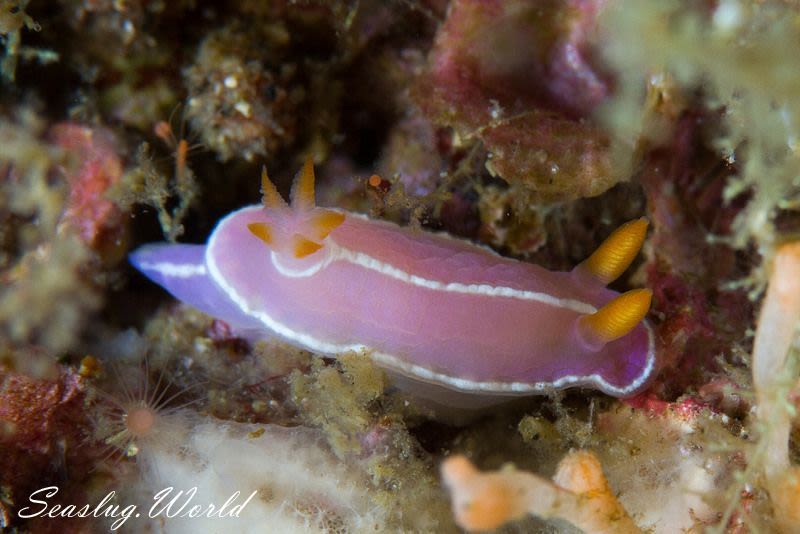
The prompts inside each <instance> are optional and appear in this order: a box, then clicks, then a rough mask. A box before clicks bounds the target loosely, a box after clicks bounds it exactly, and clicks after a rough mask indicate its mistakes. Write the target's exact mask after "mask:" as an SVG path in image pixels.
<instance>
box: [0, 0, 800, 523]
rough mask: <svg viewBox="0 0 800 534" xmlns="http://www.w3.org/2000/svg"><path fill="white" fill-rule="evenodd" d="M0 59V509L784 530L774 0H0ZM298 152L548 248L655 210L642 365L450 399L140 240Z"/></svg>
mask: <svg viewBox="0 0 800 534" xmlns="http://www.w3.org/2000/svg"><path fill="white" fill-rule="evenodd" d="M0 53H1V57H0V74H2V76H0V462H1V463H0V529H9V530H10V531H12V532H32V533H38V532H51V531H53V532H55V531H58V532H105V531H109V530H112V529H114V530H117V529H121V530H124V531H129V532H146V531H152V532H161V531H163V532H184V531H185V532H212V531H215V529H219V528H221V527H220V525H221V524H222V523H220V521H223V520H222V519H219V518H217V517H214V518H209V517H191V514H189V512H188V511H189V508H186V509H184V510H183V511H182V512H180V513H176V514H172V515H174V516H175V517H170V513H168V512H167V511H165V510H164V509H159V510H160V511H159V510H156V513H154V514H153V515H155V517H148V515H150V514H148V513H147V512H148V510H150V506H152V505H153V502H154V496H156V495H158V494H159V492H160V491H162V490H165V488H169V487H173V488H175V490H174V491H175V492H177V491H179V490H184V492H188V491H189V490H190V489H191V488H192V487H197V492H198V493H197V497H196V499H195V501H196V502H197V503H200V502H203V503H216V505H217V506H221V505H222V504H223V503H224V502H225V501H226V499H228V498H229V497H230V496H231V495H233V494H234V492H236V491H238V492H240V494H241V495H240V496H239V497H238V500H234V501H233V502H231V503H229V509H230V508H232V507H234V506H235V505H243V503H246V506H242V508H241V510H240V511H241V514H240V517H238V518H227V519H225V521H229V522H230V523H231V524H230V525H227V526H225V528H226V529H228V528H231V529H236V530H240V531H243V532H263V531H275V532H292V531H298V532H306V531H310V532H315V531H318V532H337V533H344V532H366V531H370V532H380V531H418V532H457V531H459V529H468V530H484V529H498V530H499V531H501V532H576V531H578V530H580V529H582V530H584V531H586V532H609V533H611V532H638V531H641V532H659V533H662V532H663V533H673V532H706V531H707V532H719V533H722V532H735V533H744V532H800V516H798V513H799V512H798V510H800V468H798V466H797V462H798V461H800V458H798V456H799V455H800V451H798V448H797V443H798V442H797V439H798V436H800V434H798V426H797V425H795V419H796V413H797V409H798V399H799V398H800V389H798V372H800V371H799V369H800V368H799V367H798V362H799V361H800V360H799V359H798V355H799V354H800V349H798V337H797V334H796V326H797V322H798V320H800V283H799V282H798V280H800V252H798V250H800V248H799V247H800V245H798V244H797V240H798V238H800V213H798V208H799V207H800V153H798V149H799V147H800V144H798V143H799V141H798V139H800V107H798V104H797V98H796V95H798V94H800V74H798V73H800V64H798V62H799V61H800V6H798V4H797V3H796V2H793V1H790V0H772V1H767V0H716V1H702V2H701V1H690V0H683V1H679V0H507V1H502V0H450V1H449V2H448V1H447V0H391V1H383V0H341V1H339V0H335V1H325V0H294V1H288V0H276V1H270V2H259V1H252V0H236V1H234V2H217V3H215V2H207V1H203V0H179V1H174V2H162V1H143V0H127V1H111V0H92V1H83V0H56V1H51V2H43V1H40V0H0ZM308 156H310V157H311V158H313V160H314V161H315V162H316V163H317V176H318V181H319V183H318V192H317V199H318V201H319V203H320V204H321V205H326V206H338V207H342V208H345V209H349V210H353V211H359V212H362V213H366V214H369V215H370V216H372V217H376V218H383V219H386V220H391V221H393V222H396V223H400V224H403V225H410V226H413V227H415V228H419V229H420V231H447V232H449V233H451V234H453V235H457V236H460V237H464V238H468V239H471V240H473V241H475V242H478V243H481V244H484V245H486V246H490V247H492V248H493V249H495V250H496V251H497V252H499V253H501V254H503V255H506V256H510V257H514V258H518V259H521V260H524V261H530V262H536V263H539V264H541V265H544V266H546V267H548V268H550V269H555V270H569V269H571V268H572V267H573V266H575V265H576V264H578V263H579V262H580V261H581V260H583V259H584V258H586V257H587V256H588V254H589V253H590V252H591V251H592V250H594V248H595V247H596V246H597V245H598V244H599V243H600V242H601V241H602V239H603V238H605V237H606V236H608V235H609V233H610V232H611V231H612V230H613V229H614V228H616V227H617V226H619V225H620V224H621V223H623V222H625V221H628V220H631V219H633V218H636V217H640V216H646V217H647V218H648V219H649V221H650V230H649V233H648V236H647V239H646V242H645V248H644V254H642V255H641V257H640V258H639V259H638V260H637V262H636V263H635V264H634V266H633V267H632V268H631V269H629V271H628V272H627V274H626V275H625V276H623V277H622V278H621V279H620V280H618V281H617V282H615V283H614V285H613V288H614V289H616V290H620V291H622V290H626V289H630V288H635V287H647V288H650V289H651V290H652V291H653V304H652V308H651V311H650V313H649V315H648V320H649V321H650V322H651V324H652V325H653V326H654V328H655V332H656V351H657V359H658V360H657V361H658V363H657V366H658V368H657V371H656V373H655V377H654V378H653V379H652V381H651V382H650V384H649V386H648V388H647V389H646V390H645V391H644V392H643V393H641V394H639V395H637V396H635V397H633V398H627V399H615V398H611V397H609V396H606V395H603V394H600V393H597V392H593V391H591V390H588V389H571V390H566V391H559V392H555V391H554V392H552V393H550V394H548V395H542V396H534V397H528V398H519V399H515V400H514V401H513V402H509V403H507V404H504V405H498V406H494V407H492V408H491V409H487V410H483V411H479V412H472V413H467V414H465V413H463V412H462V413H459V414H457V415H458V416H457V417H454V415H453V414H452V413H444V412H443V411H442V410H441V409H438V410H434V409H432V407H431V406H430V405H428V404H426V403H425V402H420V400H419V399H418V398H416V397H415V396H414V394H413V393H412V392H410V391H407V390H404V389H401V388H397V387H396V386H395V384H394V383H393V382H392V381H391V380H389V378H388V377H387V376H386V375H385V374H384V372H383V371H382V370H381V369H380V368H379V367H377V366H375V365H374V364H373V363H372V362H371V360H370V358H369V354H354V353H348V354H342V355H340V357H338V358H336V359H333V358H329V357H322V356H321V355H317V354H312V353H309V352H307V351H303V350H300V349H298V348H297V347H293V346H291V345H289V344H286V343H283V342H281V341H280V340H276V339H270V340H264V341H258V342H254V341H252V340H245V339H241V338H239V337H237V336H236V335H235V333H234V332H233V331H232V330H231V328H230V326H229V325H227V324H226V323H224V322H222V321H219V320H216V319H215V318H213V317H208V316H206V315H204V314H202V313H200V312H198V311H196V310H194V309H192V308H190V307H187V306H185V305H182V304H180V303H178V302H176V301H175V300H174V299H173V298H171V297H170V296H169V295H167V294H166V293H165V292H163V291H162V290H161V289H160V288H158V287H157V286H156V285H155V284H152V283H150V282H149V281H147V280H146V279H144V278H143V277H142V276H141V275H140V274H138V273H137V272H136V271H135V270H134V269H132V268H131V267H130V265H129V264H128V263H127V255H128V253H129V252H130V251H132V250H133V249H134V248H136V247H137V246H139V245H141V244H144V243H147V242H152V241H160V240H170V241H179V242H185V243H200V242H203V241H204V240H205V239H206V238H207V236H208V235H209V233H210V231H211V229H212V228H213V227H214V225H215V223H216V221H217V220H218V219H219V218H220V217H221V216H223V215H225V214H226V213H228V212H230V211H232V210H234V209H237V208H239V207H241V206H244V205H247V204H252V203H255V202H257V201H258V199H259V174H260V168H261V167H262V166H266V167H268V169H269V173H270V176H271V177H272V179H273V180H274V181H275V182H276V183H277V185H278V188H279V189H280V190H281V191H282V192H286V191H287V190H288V188H289V183H290V180H291V177H292V173H293V172H294V171H295V170H296V169H297V168H299V166H300V163H301V162H302V161H303V160H304V159H305V158H306V157H308ZM420 335H424V334H422V333H421V334H420ZM439 408H441V407H439ZM43 488H57V491H56V492H54V493H52V495H50V497H48V507H47V510H46V511H45V510H44V509H40V508H41V505H40V504H38V503H34V502H33V501H32V500H31V495H32V493H34V492H36V491H39V490H42V489H43ZM111 492H113V494H112V493H111ZM44 494H45V492H42V493H38V494H37V495H39V496H40V497H39V498H43V497H41V496H42V495H44ZM109 495H111V496H109ZM173 495H174V494H173ZM186 495H188V494H187V493H184V495H183V496H182V497H181V498H182V499H186V498H187V497H186ZM248 497H249V500H247V499H248ZM178 500H180V498H179V499H178ZM57 507H60V508H57ZM132 507H135V508H132ZM137 510H138V511H139V513H140V516H139V517H136V515H135V512H136V511H137ZM184 512H186V513H185V514H184ZM197 515H199V516H202V515H203V513H201V512H197ZM205 515H208V514H205ZM212 515H213V514H212ZM217 515H218V514H217Z"/></svg>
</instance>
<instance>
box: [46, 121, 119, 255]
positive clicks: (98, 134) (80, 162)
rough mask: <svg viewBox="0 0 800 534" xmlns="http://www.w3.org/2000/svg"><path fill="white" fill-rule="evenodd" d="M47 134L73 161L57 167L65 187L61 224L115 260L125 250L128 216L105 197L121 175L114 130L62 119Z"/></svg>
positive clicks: (90, 245) (100, 253) (99, 252)
mask: <svg viewBox="0 0 800 534" xmlns="http://www.w3.org/2000/svg"><path fill="white" fill-rule="evenodd" d="M50 136H51V137H52V139H53V142H54V143H55V145H56V146H58V147H59V148H61V149H62V150H64V151H66V152H67V154H68V158H69V159H71V160H72V161H75V162H77V166H76V168H75V169H74V170H67V169H66V168H63V167H62V168H61V169H60V170H61V172H62V173H64V174H65V175H66V177H65V180H66V182H67V185H68V187H69V195H68V197H67V201H66V206H65V208H64V213H63V215H62V219H61V224H62V225H65V226H68V227H71V228H73V229H74V230H75V231H76V232H77V234H78V236H79V237H80V238H81V240H83V242H84V243H85V244H86V245H87V246H88V247H90V248H91V249H93V250H94V251H96V252H97V253H98V254H99V255H100V257H101V258H102V259H103V260H104V261H105V262H107V263H110V264H113V263H116V262H117V261H119V260H121V259H122V257H123V255H124V254H125V250H126V245H127V234H128V217H127V213H125V212H124V211H123V210H122V209H121V208H120V206H119V205H118V204H116V203H115V202H114V201H112V200H111V199H110V198H109V197H108V194H109V191H110V190H111V189H112V188H114V187H115V186H116V185H117V184H118V183H119V181H120V179H121V178H122V161H121V160H120V158H119V156H118V155H117V154H118V151H119V149H118V148H117V142H116V139H115V138H114V134H112V133H111V131H109V130H107V129H104V128H89V127H87V126H82V125H80V124H74V123H62V124H56V125H55V126H53V128H52V130H51V133H50Z"/></svg>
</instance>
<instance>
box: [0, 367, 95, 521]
mask: <svg viewBox="0 0 800 534" xmlns="http://www.w3.org/2000/svg"><path fill="white" fill-rule="evenodd" d="M84 397H85V384H84V379H83V378H82V377H80V376H79V375H78V374H76V373H74V372H72V371H64V372H61V373H60V374H59V376H58V377H56V378H55V379H34V378H30V377H28V376H25V375H22V374H19V373H15V372H12V371H8V370H5V369H3V368H0V457H2V458H3V462H4V465H5V466H6V468H4V469H2V470H0V485H2V487H3V494H2V498H0V526H11V525H17V524H18V522H17V521H16V520H13V519H11V517H12V516H14V515H15V514H14V513H13V512H16V510H17V508H18V507H19V506H21V505H23V504H24V503H28V496H29V495H30V494H31V492H32V491H35V490H38V489H40V488H41V487H43V486H46V485H47V483H54V484H59V483H61V481H63V480H65V479H66V480H68V481H69V482H68V486H69V487H67V488H62V489H66V490H67V492H69V493H71V494H72V496H73V497H76V496H77V497H78V498H80V493H81V492H80V489H79V488H80V483H81V482H82V481H83V480H84V479H85V476H86V473H87V470H88V468H89V466H91V454H92V453H91V449H88V448H87V447H85V440H86V435H87V433H88V420H87V418H86V412H85V409H84ZM9 466H13V467H11V468H8V467H9ZM60 498H68V497H65V496H64V491H62V494H61V495H60V496H59V499H60Z"/></svg>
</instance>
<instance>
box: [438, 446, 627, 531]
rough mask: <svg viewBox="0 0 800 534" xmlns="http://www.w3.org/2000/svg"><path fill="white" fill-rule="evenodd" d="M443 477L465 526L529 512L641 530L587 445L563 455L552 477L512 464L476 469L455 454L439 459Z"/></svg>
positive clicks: (595, 527) (489, 524)
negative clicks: (489, 468)
mask: <svg viewBox="0 0 800 534" xmlns="http://www.w3.org/2000/svg"><path fill="white" fill-rule="evenodd" d="M442 477H443V479H444V483H445V485H446V486H447V487H448V488H449V490H450V492H451V496H452V502H453V513H454V514H455V519H456V523H458V525H459V526H460V527H462V528H464V529H466V530H489V529H494V528H497V527H500V526H501V525H503V524H505V523H507V522H509V521H513V520H515V519H520V518H522V517H524V516H525V515H527V514H533V515H536V516H538V517H541V518H543V519H550V518H561V519H565V520H567V521H569V522H570V523H572V524H574V525H575V526H577V527H579V528H581V529H583V530H584V531H585V532H588V533H597V534H601V533H603V534H604V533H608V534H611V533H615V534H628V533H630V534H634V533H640V532H641V530H639V528H638V527H637V526H636V524H635V523H634V522H633V520H632V519H631V518H630V516H629V515H628V514H627V512H626V511H625V509H624V508H623V507H622V505H621V504H620V502H619V501H618V500H617V498H616V497H615V496H614V494H613V493H612V491H611V488H610V487H609V485H608V481H607V480H606V477H605V475H603V470H602V468H601V467H600V461H599V460H598V459H597V456H595V455H594V454H593V453H591V452H589V451H574V452H571V453H569V454H568V455H567V456H566V457H564V459H563V460H561V463H560V464H559V466H558V470H557V471H556V474H555V477H553V481H554V482H550V481H549V480H546V479H544V478H542V477H539V476H537V475H534V474H532V473H527V472H524V471H517V470H515V469H513V468H506V469H502V470H500V471H494V472H488V473H481V472H480V471H478V469H477V468H476V467H475V466H474V465H473V464H472V463H471V462H470V461H469V460H468V459H467V458H466V457H464V456H460V455H458V456H452V457H450V458H448V459H447V460H445V461H444V463H443V464H442Z"/></svg>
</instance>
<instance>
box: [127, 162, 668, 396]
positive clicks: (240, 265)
mask: <svg viewBox="0 0 800 534" xmlns="http://www.w3.org/2000/svg"><path fill="white" fill-rule="evenodd" d="M309 175H310V176H309ZM309 182H310V184H309ZM263 184H264V185H263V189H264V205H262V206H251V207H246V208H243V209H241V210H239V211H236V212H234V213H232V214H230V215H228V216H227V217H225V218H224V219H222V220H221V221H220V222H219V224H218V225H217V227H216V229H215V230H214V232H213V233H212V235H211V237H210V238H209V240H208V243H207V244H206V245H169V244H155V245H146V246H144V247H142V248H140V249H139V250H137V251H136V252H134V254H133V255H132V257H131V261H132V263H133V264H134V265H135V266H136V267H137V268H138V269H139V270H140V271H141V272H143V273H144V274H145V275H147V276H148V277H149V278H151V279H152V280H154V281H155V282H157V283H158V284H160V285H162V286H163V287H164V288H166V289H167V290H168V291H170V292H171V293H172V294H173V295H175V296H176V297H177V298H179V299H181V300H183V301H185V302H187V303H189V304H191V305H193V306H195V307H197V308H199V309H200V310H202V311H204V312H206V313H208V314H210V315H213V316H215V317H218V318H220V319H222V320H224V321H226V322H228V323H229V324H230V325H231V326H232V327H234V328H235V329H237V330H238V331H239V332H241V333H242V334H243V335H247V336H248V337H251V338H253V337H255V338H258V337H267V336H271V335H275V336H278V337H280V338H283V339H284V340H286V341H289V342H290V343H293V344H296V345H299V346H302V347H304V348H307V349H309V350H311V351H314V352H318V353H323V354H328V355H336V354H341V353H343V352H347V351H366V352H367V353H368V354H369V355H370V356H371V357H372V358H373V359H374V360H375V361H376V362H377V363H378V364H379V365H381V366H383V367H385V368H387V369H389V370H391V371H393V372H395V373H398V374H400V375H402V376H404V377H407V378H410V379H412V380H413V381H418V382H424V383H428V384H433V385H435V386H439V387H444V388H447V389H451V390H459V391H461V392H465V393H483V394H489V395H495V396H497V395H525V394H535V393H541V392H546V391H549V390H552V389H556V388H564V387H569V386H590V387H593V388H597V389H600V390H602V391H604V392H606V393H608V394H610V395H614V396H631V395H633V394H635V393H637V392H639V391H641V390H642V389H643V388H644V387H645V386H646V383H647V381H648V378H649V377H650V376H651V374H652V372H653V370H654V367H655V365H654V361H655V354H654V341H653V333H652V330H651V328H650V326H649V325H648V324H647V322H646V321H644V320H643V317H644V315H645V314H646V312H647V309H648V308H649V304H650V293H649V291H647V290H634V291H632V292H629V293H626V294H624V295H619V294H618V293H616V292H614V291H611V290H609V289H607V288H606V287H605V283H607V282H608V278H609V277H614V278H615V277H616V276H618V275H619V274H621V272H622V271H623V270H624V269H625V268H626V267H627V264H629V263H630V261H632V258H633V257H634V256H635V254H636V253H637V252H638V248H639V246H640V245H641V240H642V239H643V238H644V231H645V229H646V222H644V221H634V222H633V223H628V225H626V226H631V225H633V226H636V228H635V233H636V236H634V237H633V238H631V237H630V236H629V235H627V236H622V238H620V237H619V236H618V237H617V241H618V243H616V244H615V247H614V250H612V251H610V252H609V251H608V250H607V251H606V253H605V254H606V256H608V258H605V259H604V258H599V259H598V258H596V256H597V255H598V254H600V255H601V256H602V254H601V252H603V247H605V246H606V245H605V244H604V245H603V247H601V248H600V249H599V250H598V252H597V253H595V254H594V255H593V256H592V258H590V259H589V260H587V261H586V262H584V263H583V264H581V265H580V266H578V267H577V268H576V269H574V270H573V271H571V272H551V271H548V270H546V269H544V268H542V267H539V266H537V265H533V264H529V263H524V262H519V261H515V260H512V259H507V258H503V257H500V256H498V255H497V254H495V253H493V252H491V251H489V250H487V249H485V248H482V247H478V246H475V245H473V244H470V243H468V242H465V241H462V240H459V239H455V238H453V237H450V236H447V235H445V234H432V233H428V232H422V231H415V230H412V229H408V228H402V227H399V226H397V225H394V224H391V223H388V222H383V221H376V220H371V219H368V218H366V217H364V216H362V215H358V214H353V213H348V212H344V211H338V210H330V209H323V208H318V207H316V206H314V201H313V168H312V167H311V165H310V163H307V164H306V167H305V168H304V170H303V171H302V172H301V173H300V175H299V176H298V179H297V182H296V183H295V187H294V189H293V195H292V197H293V200H292V206H288V205H287V204H286V203H285V202H283V200H282V199H281V198H280V196H279V195H278V194H277V191H275V190H274V186H272V184H271V183H269V180H268V178H266V174H265V175H264V177H263ZM309 191H310V193H309ZM631 231H632V230H630V229H629V233H630V232H631ZM613 238H614V235H612V238H609V241H607V243H609V242H611V241H613ZM626 238H627V241H626ZM637 239H638V242H637ZM631 241H632V242H631ZM619 242H622V245H620V244H619ZM612 244H614V243H612ZM634 247H635V250H631V249H633V248H634ZM620 250H622V253H620ZM609 258H610V259H609ZM620 258H621V259H620ZM593 259H594V263H596V264H597V265H593V263H592V262H593ZM614 262H616V263H617V264H618V265H616V266H615V267H614V268H612V269H611V272H610V273H609V272H606V271H608V270H609V269H608V264H609V263H614ZM623 264H624V265H623ZM604 269H605V271H604ZM617 271H619V272H617ZM615 274H616V276H614V275H615ZM626 299H627V300H626Z"/></svg>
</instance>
